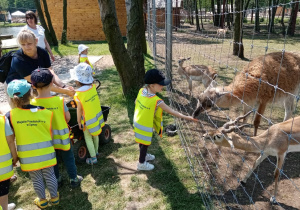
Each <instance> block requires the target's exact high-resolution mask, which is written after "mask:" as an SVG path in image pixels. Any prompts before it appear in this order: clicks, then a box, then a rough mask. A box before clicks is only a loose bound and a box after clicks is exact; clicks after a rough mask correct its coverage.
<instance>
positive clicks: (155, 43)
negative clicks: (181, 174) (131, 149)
mask: <svg viewBox="0 0 300 210" xmlns="http://www.w3.org/2000/svg"><path fill="white" fill-rule="evenodd" d="M174 1H175V0H173V2H174ZM170 2H171V1H170ZM168 3H169V1H166V6H165V8H168V5H167V4H168ZM279 3H281V6H284V7H285V9H286V10H289V11H291V10H292V9H293V8H294V7H295V6H296V5H295V4H297V2H289V3H287V4H284V2H280V1H279ZM298 3H299V2H298ZM273 6H274V5H273ZM184 7H185V6H184ZM169 8H171V7H169ZM270 8H272V7H269V6H268V5H260V6H259V7H258V9H257V10H259V14H262V13H265V11H268V10H269V9H270ZM154 9H155V8H150V7H148V11H147V12H148V13H149V14H150V13H153V10H154ZM275 11H276V10H275ZM242 12H244V13H245V14H246V15H245V17H244V18H243V20H242V21H241V28H242V29H243V32H242V33H241V34H242V39H241V37H238V38H240V39H239V40H240V41H238V42H236V41H235V38H236V37H235V36H236V35H235V33H234V32H235V31H234V27H233V26H232V25H231V24H230V27H229V28H228V30H227V31H226V32H225V33H222V34H220V33H218V29H220V28H224V25H223V26H222V25H219V26H214V22H213V21H212V20H208V19H207V21H205V19H204V18H205V17H204V16H205V14H203V13H201V16H202V17H201V16H200V15H199V16H198V18H199V21H200V19H201V18H202V21H203V28H202V27H200V30H197V26H196V21H195V18H196V16H195V15H194V16H193V18H194V24H190V23H189V21H191V17H188V15H187V16H186V18H185V22H184V24H182V25H180V27H175V26H174V25H172V21H169V22H168V21H166V26H165V28H166V29H161V28H158V27H157V24H158V23H155V21H157V19H151V18H148V20H147V23H148V25H147V38H148V44H149V46H150V48H151V50H152V53H153V58H154V60H155V65H156V67H157V68H158V69H160V70H164V71H165V74H166V75H167V77H169V78H171V79H172V88H170V89H169V90H168V97H169V102H170V105H171V106H172V107H173V108H175V109H177V110H178V111H180V112H182V113H185V114H188V115H193V113H194V111H195V109H196V107H197V104H198V99H199V98H200V99H201V97H204V95H203V93H204V92H205V90H206V92H209V91H210V92H212V89H213V88H212V87H208V88H210V89H207V88H206V87H205V86H206V85H205V84H203V83H202V82H201V81H192V87H193V88H192V97H191V98H190V89H189V83H188V81H187V79H186V78H185V77H182V76H181V75H180V73H178V66H179V63H178V61H179V58H181V57H184V58H188V57H191V59H190V60H186V61H185V63H184V66H191V65H205V66H211V67H212V68H213V69H214V70H215V71H216V72H217V74H218V77H216V78H215V83H216V86H217V88H218V92H217V93H215V94H211V97H206V100H207V101H208V102H207V103H206V104H202V105H203V110H202V111H201V112H200V113H199V116H198V117H197V118H198V119H199V120H200V122H199V123H193V122H187V121H184V120H180V119H176V125H177V128H179V129H178V130H179V135H180V139H181V143H182V145H183V148H184V150H185V153H186V156H187V160H188V162H189V164H190V167H191V171H192V173H193V177H194V179H195V183H196V185H197V187H198V190H199V193H200V195H201V197H202V199H203V202H204V203H205V206H206V207H207V209H211V208H212V209H214V208H218V209H224V208H228V209H252V208H253V209H270V208H274V209H295V208H296V209H299V208H300V202H299V201H295V200H298V199H296V198H297V197H299V196H300V175H299V174H300V166H299V164H298V163H299V158H300V154H299V153H296V152H297V151H300V150H299V149H298V148H300V144H299V145H297V144H298V143H300V142H298V136H297V135H299V134H298V133H297V132H298V131H297V129H295V126H293V122H294V121H293V120H294V118H295V117H297V116H299V108H298V107H299V103H298V101H299V83H300V82H299V81H300V56H299V52H298V51H299V50H298V48H299V47H300V44H298V43H299V38H300V33H299V29H300V28H299V26H298V25H296V29H295V34H294V35H293V36H289V35H288V24H285V27H286V28H285V29H284V30H283V28H282V27H283V26H282V24H280V23H278V22H277V23H276V24H274V28H273V29H272V31H271V28H270V27H268V22H267V21H265V22H263V21H262V22H260V31H259V32H257V31H256V29H255V22H254V21H253V22H251V14H253V13H254V14H255V9H254V11H253V12H252V9H247V10H246V9H245V8H243V10H242ZM237 13H238V12H236V11H233V12H229V13H226V14H227V15H224V17H223V18H224V20H226V21H224V24H226V26H227V24H228V22H227V19H226V18H228V16H230V15H232V16H235V15H236V14H237ZM193 14H195V13H193ZM199 14H200V13H199ZM167 15H168V11H167ZM222 16H223V14H222V11H221V13H220V14H216V13H215V15H214V19H215V20H216V19H219V23H221V22H222V21H221V19H222ZM148 17H150V16H148ZM276 17H277V16H276ZM260 18H261V20H262V17H260ZM284 18H286V19H290V18H291V15H289V16H286V17H284ZM253 19H254V17H253ZM265 20H266V19H265ZM274 20H276V19H274ZM170 25H171V26H172V27H170ZM200 25H201V24H200ZM168 28H171V30H168ZM283 31H284V33H283ZM223 32H224V31H223ZM170 34H171V36H170ZM170 37H171V39H170ZM234 45H238V46H243V48H244V57H245V58H243V59H241V58H239V57H238V56H235V55H233V48H234ZM239 49H240V50H242V49H241V47H240V48H239ZM273 55H276V56H273ZM290 56H291V57H290ZM289 58H292V60H293V61H292V60H290V59H289ZM253 69H255V71H256V72H255V73H254V70H253ZM202 73H203V72H202ZM237 75H238V76H237ZM207 76H208V77H209V75H207ZM241 78H243V79H241ZM210 79H211V80H213V79H214V78H210ZM250 81H255V84H257V86H256V88H254V89H247V84H248V83H247V82H250ZM283 83H284V84H283ZM230 84H231V85H230ZM229 85H230V86H229ZM248 86H250V85H248ZM252 86H253V85H251V87H252ZM236 88H239V90H240V94H236V92H235V91H234V90H235V89H236ZM222 94H223V95H226V94H227V96H228V97H227V99H226V106H224V103H225V102H224V101H221V102H217V101H216V100H215V99H216V98H218V97H219V96H220V95H222ZM262 95H264V96H262ZM266 95H269V96H268V97H267V96H266ZM284 98H285V99H287V100H286V101H284ZM250 101H251V102H250ZM208 104H210V107H211V108H210V109H208V108H209V107H204V106H207V105H208ZM261 104H265V107H261ZM250 110H252V113H251V114H250V116H249V117H248V120H247V125H248V126H246V127H244V128H243V129H239V128H238V126H241V125H242V124H243V123H242V122H239V123H237V124H236V129H233V130H232V131H233V133H229V134H227V135H228V137H226V138H228V140H230V139H231V138H233V136H234V135H240V136H241V138H243V139H245V141H246V142H247V139H249V138H251V137H253V138H254V136H253V133H255V126H253V124H254V125H257V126H258V129H257V136H259V135H261V134H262V133H263V132H267V135H266V136H265V137H264V138H263V140H262V142H263V143H262V144H263V145H264V143H267V142H268V139H269V138H271V136H272V135H274V133H275V131H274V129H270V128H271V126H272V125H276V124H278V123H281V122H283V120H284V119H285V120H287V119H292V120H291V121H290V124H289V126H290V129H289V132H287V131H284V130H282V128H281V126H276V132H277V131H278V132H279V134H280V135H282V136H283V138H286V139H287V142H291V141H293V144H294V143H295V142H296V143H295V144H296V147H295V148H296V149H295V150H293V153H292V152H291V153H287V154H286V153H284V157H285V158H284V163H283V166H282V168H278V167H277V158H276V157H275V156H268V157H266V158H265V159H264V160H263V161H262V163H260V164H258V166H257V167H256V169H255V170H252V167H253V165H254V163H255V161H256V160H257V158H258V157H259V156H260V154H261V155H262V154H264V152H266V151H265V149H266V148H264V147H258V150H259V151H260V154H255V153H251V152H247V151H246V150H241V149H239V148H235V147H222V146H220V145H217V144H216V143H214V141H213V140H214V139H213V138H210V141H209V140H208V141H204V139H203V135H207V134H208V133H209V132H212V131H215V130H217V129H218V128H221V127H222V126H223V125H224V124H225V123H227V122H229V121H230V120H234V119H235V118H236V117H238V116H240V115H243V114H244V113H245V112H247V111H250ZM287 110H288V111H287ZM255 116H257V117H259V118H261V119H260V123H259V122H258V121H257V117H255ZM245 123H246V122H244V124H245ZM234 131H236V134H235V133H234ZM295 135H296V136H295ZM248 144H251V146H255V144H252V143H251V142H249V141H248ZM288 146H289V143H288ZM295 151H296V152H295ZM266 154H267V152H266ZM276 169H279V170H278V175H279V180H280V181H279V182H278V191H277V194H276V195H274V183H275V181H274V171H276ZM249 171H250V172H249ZM247 173H250V177H249V179H248V181H247V183H246V184H245V185H243V184H241V181H242V180H243V179H244V178H245V176H246V174H247ZM270 201H271V202H270ZM212 206H213V207H212Z"/></svg>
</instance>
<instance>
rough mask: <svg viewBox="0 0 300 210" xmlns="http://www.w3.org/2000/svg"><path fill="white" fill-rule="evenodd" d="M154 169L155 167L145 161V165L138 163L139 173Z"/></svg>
mask: <svg viewBox="0 0 300 210" xmlns="http://www.w3.org/2000/svg"><path fill="white" fill-rule="evenodd" d="M153 169H154V165H152V164H150V163H148V162H147V161H145V162H144V163H138V165H137V170H139V171H151V170H153Z"/></svg>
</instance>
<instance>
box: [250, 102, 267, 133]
mask: <svg viewBox="0 0 300 210" xmlns="http://www.w3.org/2000/svg"><path fill="white" fill-rule="evenodd" d="M266 105H267V104H266V103H261V104H259V107H258V110H257V112H258V113H256V115H255V119H254V123H253V124H254V134H253V135H254V136H256V135H257V129H258V126H259V124H260V119H261V116H260V115H263V114H264V112H265V109H266Z"/></svg>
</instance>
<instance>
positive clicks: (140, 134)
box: [133, 88, 163, 145]
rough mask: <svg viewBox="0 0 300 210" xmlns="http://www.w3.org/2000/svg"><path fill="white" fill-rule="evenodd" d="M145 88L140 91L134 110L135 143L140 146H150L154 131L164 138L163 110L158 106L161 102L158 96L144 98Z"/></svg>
mask: <svg viewBox="0 0 300 210" xmlns="http://www.w3.org/2000/svg"><path fill="white" fill-rule="evenodd" d="M142 91H143V88H142V89H140V91H139V94H138V96H137V99H136V102H135V110H134V118H133V119H134V120H133V126H134V132H135V141H136V142H137V143H139V144H144V145H150V144H151V140H152V135H153V129H154V130H155V131H156V132H157V133H158V134H159V135H160V137H162V130H163V124H162V112H163V110H162V108H160V107H158V106H157V102H158V101H159V100H161V99H160V98H159V97H158V96H156V95H155V96H152V97H150V98H149V97H145V96H142Z"/></svg>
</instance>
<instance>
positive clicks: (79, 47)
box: [78, 44, 89, 54]
mask: <svg viewBox="0 0 300 210" xmlns="http://www.w3.org/2000/svg"><path fill="white" fill-rule="evenodd" d="M86 49H89V47H88V46H86V45H84V44H80V45H78V54H81V53H82V52H83V51H85V50H86Z"/></svg>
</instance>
